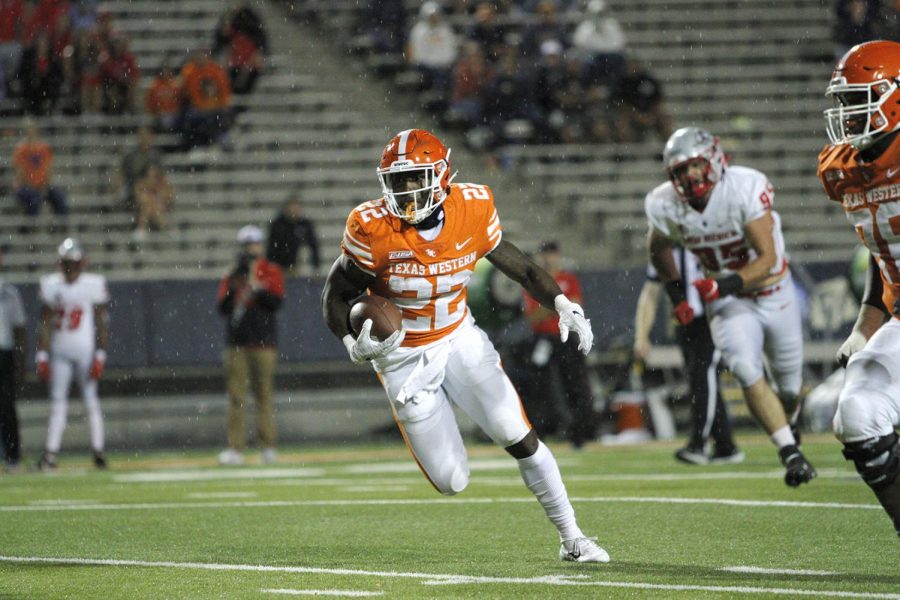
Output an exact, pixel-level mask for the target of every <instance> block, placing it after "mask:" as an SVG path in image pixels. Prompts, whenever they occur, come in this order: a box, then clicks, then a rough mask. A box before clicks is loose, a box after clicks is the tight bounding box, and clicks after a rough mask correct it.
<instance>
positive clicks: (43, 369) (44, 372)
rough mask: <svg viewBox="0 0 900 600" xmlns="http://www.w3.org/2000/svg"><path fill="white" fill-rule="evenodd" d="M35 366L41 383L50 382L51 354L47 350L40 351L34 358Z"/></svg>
mask: <svg viewBox="0 0 900 600" xmlns="http://www.w3.org/2000/svg"><path fill="white" fill-rule="evenodd" d="M34 365H35V370H36V371H37V376H38V377H40V378H41V381H44V382H47V381H50V354H49V353H48V352H47V351H46V350H38V352H37V354H35V356H34Z"/></svg>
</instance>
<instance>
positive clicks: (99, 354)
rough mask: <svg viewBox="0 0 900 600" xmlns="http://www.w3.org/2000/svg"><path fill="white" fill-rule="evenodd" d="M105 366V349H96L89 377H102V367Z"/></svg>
mask: <svg viewBox="0 0 900 600" xmlns="http://www.w3.org/2000/svg"><path fill="white" fill-rule="evenodd" d="M105 366H106V351H105V350H96V351H95V352H94V361H93V362H92V363H91V371H90V377H91V379H100V378H101V377H103V368H104V367H105Z"/></svg>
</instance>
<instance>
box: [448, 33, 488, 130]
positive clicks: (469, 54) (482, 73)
mask: <svg viewBox="0 0 900 600" xmlns="http://www.w3.org/2000/svg"><path fill="white" fill-rule="evenodd" d="M492 77H493V70H492V69H491V67H490V65H488V63H487V61H486V60H485V58H484V54H482V51H481V48H480V47H479V46H478V44H475V43H471V42H470V43H467V44H465V45H464V46H463V55H462V58H461V59H460V60H459V62H458V63H457V64H456V69H455V70H454V73H453V94H452V97H451V102H450V120H451V121H454V122H458V123H461V124H462V125H463V126H464V127H472V126H473V125H477V124H480V123H482V121H483V118H484V101H485V94H486V90H487V88H488V86H489V85H490V82H491V78H492Z"/></svg>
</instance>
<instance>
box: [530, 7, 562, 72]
mask: <svg viewBox="0 0 900 600" xmlns="http://www.w3.org/2000/svg"><path fill="white" fill-rule="evenodd" d="M535 13H536V14H537V15H538V17H539V18H540V20H539V21H538V22H537V23H534V24H532V25H529V26H528V27H526V28H525V31H523V32H522V43H521V48H522V54H523V55H524V56H525V57H531V58H536V57H538V56H540V55H541V45H542V44H543V43H544V42H548V41H556V42H558V43H559V44H560V45H561V46H563V47H565V44H566V40H568V39H569V36H568V35H567V33H566V29H565V27H564V26H563V24H562V23H560V22H559V20H558V19H557V16H556V3H555V2H554V1H553V0H543V1H542V2H540V3H538V5H537V8H536V9H535Z"/></svg>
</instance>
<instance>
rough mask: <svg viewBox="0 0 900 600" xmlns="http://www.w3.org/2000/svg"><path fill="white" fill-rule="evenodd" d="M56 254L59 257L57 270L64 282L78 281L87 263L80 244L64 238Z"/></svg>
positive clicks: (72, 239)
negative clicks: (59, 271) (58, 269)
mask: <svg viewBox="0 0 900 600" xmlns="http://www.w3.org/2000/svg"><path fill="white" fill-rule="evenodd" d="M56 253H57V255H58V256H59V268H60V270H62V272H63V276H64V277H65V278H66V281H69V282H72V281H75V280H76V279H78V276H79V275H81V271H82V270H84V266H85V264H86V262H87V258H86V256H85V253H84V249H82V247H81V244H79V243H78V241H77V240H75V239H74V238H66V239H64V240H63V241H62V243H61V244H60V245H59V248H57V249H56Z"/></svg>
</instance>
